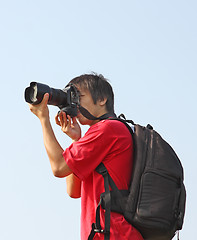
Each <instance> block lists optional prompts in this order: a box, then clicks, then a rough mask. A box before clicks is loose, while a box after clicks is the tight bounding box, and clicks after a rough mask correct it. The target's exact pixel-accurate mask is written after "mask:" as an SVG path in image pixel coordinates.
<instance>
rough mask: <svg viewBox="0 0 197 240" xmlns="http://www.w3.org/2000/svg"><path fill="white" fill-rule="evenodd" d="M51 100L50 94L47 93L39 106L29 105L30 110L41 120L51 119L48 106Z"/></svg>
mask: <svg viewBox="0 0 197 240" xmlns="http://www.w3.org/2000/svg"><path fill="white" fill-rule="evenodd" d="M48 100H49V94H48V93H45V95H44V97H43V99H42V102H41V103H40V104H37V105H32V104H29V108H30V110H31V112H32V113H33V114H35V115H36V116H37V117H38V118H39V119H40V120H42V119H46V118H49V109H48V106H47V103H48Z"/></svg>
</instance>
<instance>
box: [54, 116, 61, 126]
mask: <svg viewBox="0 0 197 240" xmlns="http://www.w3.org/2000/svg"><path fill="white" fill-rule="evenodd" d="M55 122H56V124H57V125H59V126H60V120H59V114H57V115H56V116H55Z"/></svg>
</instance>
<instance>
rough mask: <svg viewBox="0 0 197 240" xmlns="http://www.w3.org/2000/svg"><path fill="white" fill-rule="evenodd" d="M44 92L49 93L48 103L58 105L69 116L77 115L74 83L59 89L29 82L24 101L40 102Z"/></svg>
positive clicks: (76, 94) (77, 101)
mask: <svg viewBox="0 0 197 240" xmlns="http://www.w3.org/2000/svg"><path fill="white" fill-rule="evenodd" d="M45 93H48V94H49V100H48V104H49V105H53V106H57V107H59V108H60V110H61V111H64V112H66V114H68V115H70V116H71V117H75V116H77V111H78V105H79V92H78V90H77V88H76V87H75V86H74V85H72V84H68V85H67V86H66V87H65V88H64V89H63V90H61V89H55V88H51V87H49V86H48V85H45V84H42V83H37V82H31V83H30V86H29V87H27V88H26V89H25V101H26V102H28V103H31V104H33V105H37V104H39V103H41V101H42V99H43V97H44V94H45Z"/></svg>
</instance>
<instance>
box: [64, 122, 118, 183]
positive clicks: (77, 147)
mask: <svg viewBox="0 0 197 240" xmlns="http://www.w3.org/2000/svg"><path fill="white" fill-rule="evenodd" d="M116 140H117V137H116V136H114V135H113V129H111V128H110V126H109V125H108V124H107V121H105V120H104V121H101V122H99V123H96V124H95V125H93V126H91V127H90V128H89V130H88V131H87V132H86V134H85V135H84V137H82V138H81V139H80V140H78V141H77V142H74V143H73V144H71V145H70V147H69V148H67V149H66V150H65V151H64V153H63V156H64V159H65V161H66V163H67V164H68V166H69V167H70V169H71V170H72V171H73V173H74V174H75V175H76V176H77V177H78V178H80V179H81V180H84V179H85V178H87V177H88V176H89V175H90V173H91V172H93V171H94V170H95V168H96V167H97V166H98V165H99V164H100V163H101V162H102V161H103V159H106V158H107V155H108V154H109V153H110V150H111V148H112V147H113V145H114V144H115V142H116Z"/></svg>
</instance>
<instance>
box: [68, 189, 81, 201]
mask: <svg viewBox="0 0 197 240" xmlns="http://www.w3.org/2000/svg"><path fill="white" fill-rule="evenodd" d="M67 194H68V196H69V197H71V198H75V199H76V198H80V197H81V193H79V192H73V191H69V190H68V189H67Z"/></svg>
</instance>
